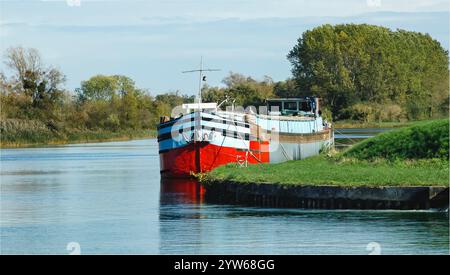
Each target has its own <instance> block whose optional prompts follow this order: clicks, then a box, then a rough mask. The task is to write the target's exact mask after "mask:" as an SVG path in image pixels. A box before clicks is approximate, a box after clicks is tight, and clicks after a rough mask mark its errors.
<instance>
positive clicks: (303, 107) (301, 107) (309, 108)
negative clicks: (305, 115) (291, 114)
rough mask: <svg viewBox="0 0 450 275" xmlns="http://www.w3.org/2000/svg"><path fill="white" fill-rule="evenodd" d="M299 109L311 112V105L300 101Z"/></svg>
mask: <svg viewBox="0 0 450 275" xmlns="http://www.w3.org/2000/svg"><path fill="white" fill-rule="evenodd" d="M300 111H303V112H311V107H310V106H309V104H308V102H307V101H303V102H300Z"/></svg>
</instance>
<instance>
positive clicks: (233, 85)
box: [202, 72, 275, 108]
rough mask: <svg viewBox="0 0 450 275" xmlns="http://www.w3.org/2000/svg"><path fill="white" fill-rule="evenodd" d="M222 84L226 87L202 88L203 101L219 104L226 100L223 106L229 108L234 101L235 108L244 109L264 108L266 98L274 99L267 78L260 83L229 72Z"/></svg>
mask: <svg viewBox="0 0 450 275" xmlns="http://www.w3.org/2000/svg"><path fill="white" fill-rule="evenodd" d="M222 82H223V83H224V84H225V85H226V87H224V88H217V87H208V86H205V87H204V88H203V90H202V95H203V98H204V100H205V101H211V102H218V103H220V102H222V101H223V100H225V99H226V98H228V99H230V100H229V102H227V103H226V104H224V105H223V106H230V105H231V104H232V102H233V101H234V104H235V105H236V106H242V107H244V108H245V107H248V106H255V107H259V106H264V105H265V100H266V99H267V98H271V97H275V95H274V93H273V91H274V82H273V80H272V79H271V78H270V77H268V76H265V77H264V79H263V80H262V81H257V80H255V79H253V78H251V77H246V76H244V75H241V74H237V73H233V72H230V74H229V75H228V76H227V77H225V78H224V80H223V81H222Z"/></svg>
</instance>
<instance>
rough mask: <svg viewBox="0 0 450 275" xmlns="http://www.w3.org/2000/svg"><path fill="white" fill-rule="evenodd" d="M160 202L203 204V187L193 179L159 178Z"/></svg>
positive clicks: (163, 203) (162, 203)
mask: <svg viewBox="0 0 450 275" xmlns="http://www.w3.org/2000/svg"><path fill="white" fill-rule="evenodd" d="M160 194H161V195H160V204H161V205H165V204H166V205H167V204H203V202H204V195H205V189H204V188H203V186H201V185H200V184H199V183H198V181H196V180H194V179H164V178H163V179H161V192H160Z"/></svg>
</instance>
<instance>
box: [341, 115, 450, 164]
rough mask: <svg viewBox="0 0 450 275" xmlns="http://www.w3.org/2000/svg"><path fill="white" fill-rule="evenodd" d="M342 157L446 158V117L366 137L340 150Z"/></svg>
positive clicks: (447, 139) (447, 124)
mask: <svg viewBox="0 0 450 275" xmlns="http://www.w3.org/2000/svg"><path fill="white" fill-rule="evenodd" d="M343 155H344V156H345V157H353V158H357V159H364V160H370V159H375V158H386V159H390V160H394V159H423V158H441V159H448V158H449V120H448V119H441V120H434V121H427V122H420V123H415V124H413V125H412V126H409V127H405V128H401V129H397V130H392V131H389V132H386V133H382V134H379V135H377V136H375V137H373V138H369V139H366V140H364V141H362V142H360V143H358V144H356V145H354V146H353V147H351V148H350V149H349V150H347V151H345V152H344V153H343Z"/></svg>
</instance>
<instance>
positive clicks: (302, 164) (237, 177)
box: [202, 156, 449, 186]
mask: <svg viewBox="0 0 450 275" xmlns="http://www.w3.org/2000/svg"><path fill="white" fill-rule="evenodd" d="M448 165H449V162H448V161H446V160H441V159H431V160H415V161H394V162H393V161H387V160H383V159H378V160H376V161H362V160H356V159H350V158H340V157H327V156H316V157H312V158H308V159H305V160H299V161H289V162H285V163H280V164H257V165H250V166H249V167H247V168H240V167H237V166H236V165H235V164H229V165H226V166H222V167H218V168H217V169H215V170H213V171H212V172H211V173H209V174H207V175H206V176H205V177H204V178H203V179H202V181H203V182H205V183H207V182H208V181H209V180H212V179H214V180H222V181H237V182H242V183H274V184H296V185H310V184H315V185H337V186H430V185H431V186H448V185H449V167H448Z"/></svg>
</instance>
